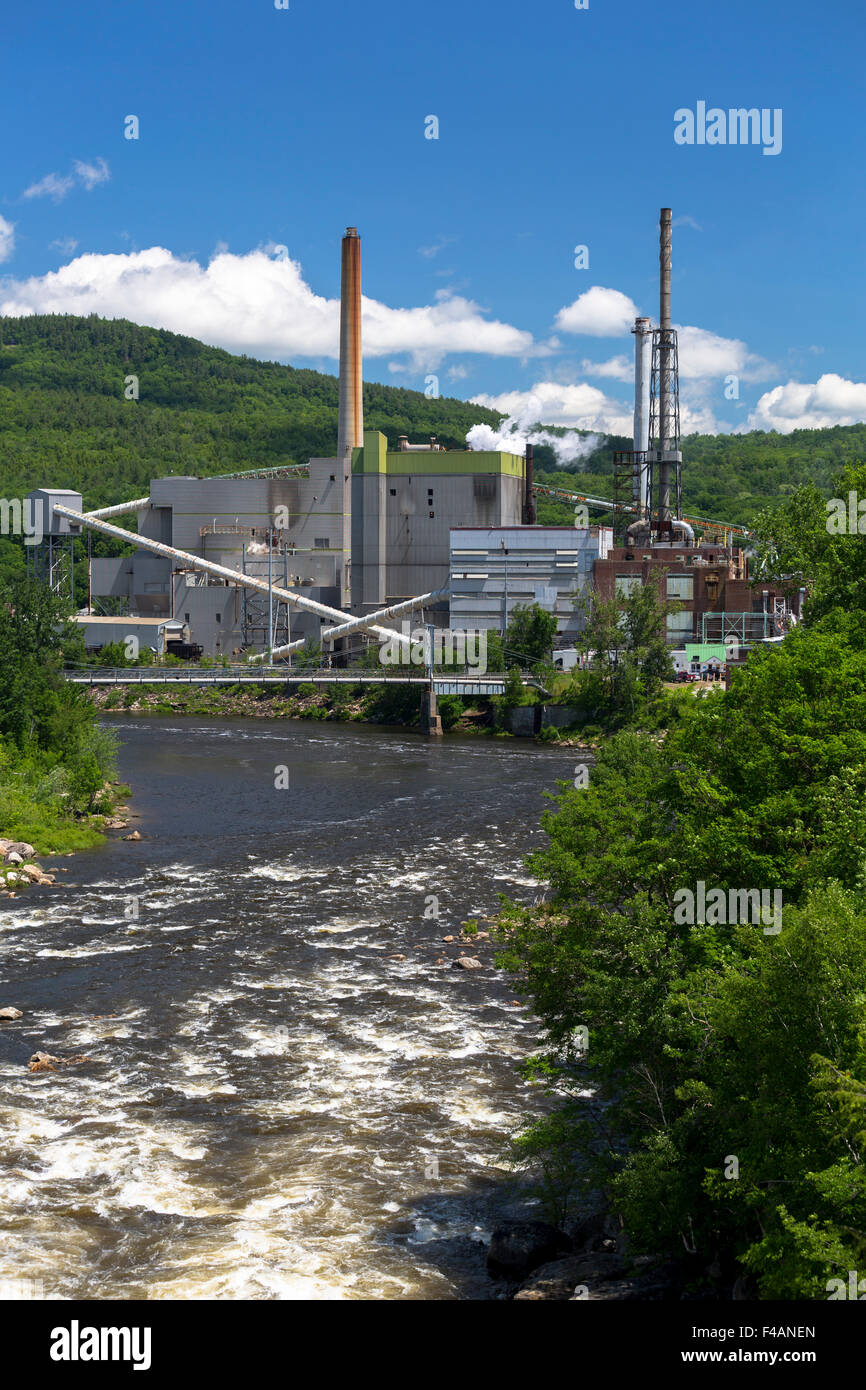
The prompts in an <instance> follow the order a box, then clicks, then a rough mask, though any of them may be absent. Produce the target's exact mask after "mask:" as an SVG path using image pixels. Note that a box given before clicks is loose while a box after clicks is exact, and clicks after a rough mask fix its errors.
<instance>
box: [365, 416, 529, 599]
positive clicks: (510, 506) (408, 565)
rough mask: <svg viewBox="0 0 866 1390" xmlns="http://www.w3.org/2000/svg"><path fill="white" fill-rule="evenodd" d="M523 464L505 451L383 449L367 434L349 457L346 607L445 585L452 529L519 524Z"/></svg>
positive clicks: (381, 443)
mask: <svg viewBox="0 0 866 1390" xmlns="http://www.w3.org/2000/svg"><path fill="white" fill-rule="evenodd" d="M524 466H525V465H524V460H523V459H522V458H520V457H517V456H516V455H513V454H506V453H480V452H478V453H475V452H470V451H468V450H465V451H463V450H452V451H446V450H441V451H434V450H431V451H417V452H416V451H413V450H408V451H405V452H403V451H399V452H398V451H391V450H388V448H387V441H386V440H385V438H384V436H383V435H381V434H380V433H379V432H378V431H375V430H371V431H368V432H367V433H366V434H365V436H364V448H363V449H362V450H356V452H355V458H354V462H353V479H352V482H353V490H352V608H353V611H356V612H363V611H365V610H366V611H367V612H369V611H371V609H373V608H378V607H383V606H384V605H385V604H388V603H397V602H398V601H399V600H401V599H406V598H412V597H413V596H414V595H416V594H422V593H427V592H429V591H430V590H433V589H438V588H441V587H442V586H443V585H445V584H447V582H448V572H449V571H448V548H449V535H450V531H451V529H452V527H455V526H465V525H467V524H468V523H472V524H475V525H478V526H485V527H495V526H513V525H519V523H520V521H521V518H522V509H523V489H524V483H523V470H524ZM443 616H444V612H443Z"/></svg>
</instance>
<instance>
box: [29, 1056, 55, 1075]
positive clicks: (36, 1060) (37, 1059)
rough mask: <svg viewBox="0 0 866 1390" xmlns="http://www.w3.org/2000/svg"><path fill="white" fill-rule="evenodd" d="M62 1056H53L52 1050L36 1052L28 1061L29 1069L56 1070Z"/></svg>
mask: <svg viewBox="0 0 866 1390" xmlns="http://www.w3.org/2000/svg"><path fill="white" fill-rule="evenodd" d="M59 1064H60V1058H59V1057H53V1056H52V1055H51V1053H50V1052H34V1053H33V1056H32V1057H31V1058H30V1061H29V1062H28V1063H27V1070H28V1071H54V1068H55V1067H56V1066H59Z"/></svg>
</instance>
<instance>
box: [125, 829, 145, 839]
mask: <svg viewBox="0 0 866 1390" xmlns="http://www.w3.org/2000/svg"><path fill="white" fill-rule="evenodd" d="M123 838H124V840H140V839H141V835H140V834H139V833H138V831H137V830H133V832H132V834H131V835H124V837H123Z"/></svg>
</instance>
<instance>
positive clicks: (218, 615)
mask: <svg viewBox="0 0 866 1390" xmlns="http://www.w3.org/2000/svg"><path fill="white" fill-rule="evenodd" d="M216 620H217V622H218V623H221V622H222V620H223V615H222V613H217V615H216Z"/></svg>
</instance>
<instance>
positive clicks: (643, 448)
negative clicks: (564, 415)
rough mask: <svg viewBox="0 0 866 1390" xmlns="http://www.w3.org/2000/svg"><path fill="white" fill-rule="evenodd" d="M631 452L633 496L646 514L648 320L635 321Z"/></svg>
mask: <svg viewBox="0 0 866 1390" xmlns="http://www.w3.org/2000/svg"><path fill="white" fill-rule="evenodd" d="M632 333H633V334H634V452H635V454H637V455H639V456H640V457H638V458H636V459H635V466H634V474H633V478H634V484H633V498H632V500H633V501H634V503H635V505H636V506H637V507H638V508H639V511H640V514H641V515H642V516H643V515H645V514H646V511H647V508H648V507H649V505H650V500H651V499H650V498H649V497H648V496H647V482H648V479H649V470H648V468H647V460H646V455H647V450H648V449H649V436H650V356H651V350H652V326H651V322H650V320H649V319H644V318H639V319H635V321H634V328H633V329H632Z"/></svg>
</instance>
